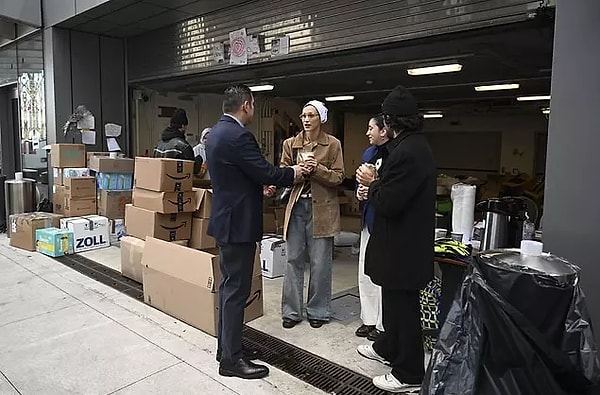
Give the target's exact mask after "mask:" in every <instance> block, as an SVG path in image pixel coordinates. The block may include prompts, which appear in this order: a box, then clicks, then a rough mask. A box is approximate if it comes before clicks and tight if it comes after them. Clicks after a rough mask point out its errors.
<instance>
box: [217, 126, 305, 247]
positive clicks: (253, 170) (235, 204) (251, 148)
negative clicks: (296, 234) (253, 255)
mask: <svg viewBox="0 0 600 395" xmlns="http://www.w3.org/2000/svg"><path fill="white" fill-rule="evenodd" d="M206 156H207V161H208V167H209V169H210V176H211V179H212V188H213V201H212V211H211V215H210V220H209V223H208V234H209V235H210V236H212V237H214V238H215V239H216V241H217V243H219V244H231V243H250V242H257V241H259V240H261V238H262V235H263V186H264V185H277V186H289V185H292V184H293V183H294V170H293V169H292V168H278V167H275V166H273V165H271V164H270V163H269V162H267V160H266V159H265V157H264V156H263V155H262V153H261V151H260V148H259V147H258V143H257V142H256V139H255V138H254V135H253V134H252V133H251V132H250V131H249V130H248V129H246V128H244V127H242V126H240V124H238V123H237V121H236V120H235V119H233V118H231V117H229V116H223V117H221V119H220V120H219V122H217V124H216V125H215V126H214V127H213V128H212V131H211V133H210V138H209V139H208V142H207V144H206Z"/></svg>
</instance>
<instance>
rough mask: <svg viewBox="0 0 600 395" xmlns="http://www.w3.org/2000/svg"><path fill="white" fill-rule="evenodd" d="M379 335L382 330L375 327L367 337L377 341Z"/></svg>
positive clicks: (381, 333)
mask: <svg viewBox="0 0 600 395" xmlns="http://www.w3.org/2000/svg"><path fill="white" fill-rule="evenodd" d="M381 335H383V332H381V331H380V330H379V329H377V328H373V330H372V331H371V332H369V334H368V335H367V339H369V340H370V341H372V342H374V341H377V340H378V339H379V338H380V337H381Z"/></svg>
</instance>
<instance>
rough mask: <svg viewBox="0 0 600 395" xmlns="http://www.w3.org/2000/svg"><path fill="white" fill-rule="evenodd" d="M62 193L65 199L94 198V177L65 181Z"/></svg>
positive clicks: (74, 178) (71, 178)
mask: <svg viewBox="0 0 600 395" xmlns="http://www.w3.org/2000/svg"><path fill="white" fill-rule="evenodd" d="M64 193H65V196H66V197H67V198H70V199H79V198H88V199H89V198H96V179H95V178H94V177H70V178H67V179H66V180H65V183H64Z"/></svg>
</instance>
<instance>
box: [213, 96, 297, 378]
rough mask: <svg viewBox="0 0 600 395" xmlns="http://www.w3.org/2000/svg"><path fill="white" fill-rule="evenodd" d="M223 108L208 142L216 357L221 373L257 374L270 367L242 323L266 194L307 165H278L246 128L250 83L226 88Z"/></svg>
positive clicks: (251, 102) (293, 178) (251, 108)
mask: <svg viewBox="0 0 600 395" xmlns="http://www.w3.org/2000/svg"><path fill="white" fill-rule="evenodd" d="M223 112H224V114H223V116H222V117H221V119H220V120H219V122H217V124H216V125H215V126H213V128H212V131H211V134H210V139H208V141H207V144H206V156H207V160H208V167H209V168H210V172H211V173H210V174H211V179H212V189H213V200H212V208H211V214H210V220H209V223H208V231H207V233H208V234H209V235H210V236H212V237H214V238H215V239H216V241H217V245H218V247H219V255H220V269H221V282H220V285H219V325H218V346H217V360H218V361H219V362H220V365H219V374H220V375H223V376H235V377H240V378H244V379H258V378H262V377H265V376H267V375H268V374H269V369H268V368H267V367H266V366H262V365H257V364H254V363H252V362H250V360H251V359H255V358H256V357H257V356H258V353H257V352H256V350H250V349H243V348H242V328H243V324H244V306H245V303H246V301H247V300H248V297H249V295H250V288H251V283H252V266H253V264H254V255H255V252H256V243H257V242H258V241H260V240H261V239H262V235H263V228H262V226H263V194H264V195H272V194H273V193H274V190H273V188H272V187H270V186H273V185H275V186H290V185H292V184H293V183H294V182H300V181H302V180H303V175H304V174H307V173H308V170H306V169H304V168H303V167H301V166H298V165H296V166H292V167H287V168H278V167H274V166H273V165H271V164H270V163H269V162H267V160H266V159H265V158H264V156H263V155H262V153H261V151H260V148H259V146H258V143H257V142H256V139H255V138H254V135H253V134H252V133H251V132H250V131H249V130H248V129H246V125H248V124H249V123H250V122H252V118H253V117H254V97H253V96H252V92H251V91H250V88H248V87H247V86H245V85H235V86H232V87H229V88H227V90H226V91H225V98H224V100H223ZM267 185H268V186H269V187H267Z"/></svg>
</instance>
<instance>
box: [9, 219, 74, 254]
mask: <svg viewBox="0 0 600 395" xmlns="http://www.w3.org/2000/svg"><path fill="white" fill-rule="evenodd" d="M61 218H62V215H56V214H49V213H38V212H36V213H27V214H13V215H11V216H10V217H9V219H8V222H9V230H10V245H11V246H13V247H17V248H22V249H24V250H27V251H35V250H36V245H35V244H36V243H35V242H36V236H35V231H36V230H38V229H46V228H58V227H59V226H60V219H61Z"/></svg>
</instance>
